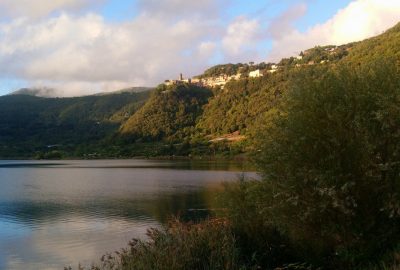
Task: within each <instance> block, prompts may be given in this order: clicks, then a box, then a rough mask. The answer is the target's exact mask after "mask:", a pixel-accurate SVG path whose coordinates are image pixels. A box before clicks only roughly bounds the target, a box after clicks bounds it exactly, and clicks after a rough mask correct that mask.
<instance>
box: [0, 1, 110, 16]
mask: <svg viewBox="0 0 400 270" xmlns="http://www.w3.org/2000/svg"><path fill="white" fill-rule="evenodd" d="M101 2H104V0H51V1H40V3H38V1H37V0H1V1H0V14H1V15H5V16H11V17H14V16H22V17H40V16H45V15H48V14H49V13H51V12H54V11H59V10H64V11H65V10H78V9H81V8H85V7H88V6H90V5H93V4H98V3H101Z"/></svg>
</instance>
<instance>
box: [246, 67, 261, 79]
mask: <svg viewBox="0 0 400 270" xmlns="http://www.w3.org/2000/svg"><path fill="white" fill-rule="evenodd" d="M261 76H262V73H261V72H260V70H259V69H257V70H254V71H251V72H250V73H249V77H250V78H258V77H261Z"/></svg>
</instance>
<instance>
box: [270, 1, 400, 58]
mask: <svg viewBox="0 0 400 270" xmlns="http://www.w3.org/2000/svg"><path fill="white" fill-rule="evenodd" d="M300 13H301V10H299V14H300ZM297 18H298V16H297V15H296V14H293V13H292V19H293V20H296V19H297ZM399 20H400V1H399V0H355V1H353V2H351V3H350V4H349V5H348V6H347V7H345V8H344V9H342V10H339V11H338V12H337V13H336V15H335V16H334V17H333V18H331V19H330V20H328V21H327V22H325V23H323V24H319V25H316V26H314V27H312V28H310V29H308V30H307V31H306V32H305V33H302V32H299V31H298V30H296V29H295V28H294V27H291V28H290V27H289V28H288V27H287V25H288V21H287V20H284V21H283V22H282V23H283V25H284V26H285V27H282V29H284V31H282V32H281V35H280V36H275V39H274V40H273V48H272V50H271V52H270V54H269V55H268V59H269V60H272V61H278V60H279V59H281V58H282V57H288V56H292V55H293V54H294V53H295V52H296V53H298V52H300V51H301V50H304V49H308V48H311V47H314V46H316V45H328V44H333V45H340V44H345V43H348V42H353V41H359V40H363V39H365V38H368V37H372V36H374V35H377V34H380V33H382V32H383V31H384V30H386V29H388V28H389V27H391V26H393V25H394V24H396V23H397V22H398V21H399ZM275 27H280V24H279V20H277V21H276V22H275Z"/></svg>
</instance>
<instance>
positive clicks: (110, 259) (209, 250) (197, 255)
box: [92, 219, 240, 270]
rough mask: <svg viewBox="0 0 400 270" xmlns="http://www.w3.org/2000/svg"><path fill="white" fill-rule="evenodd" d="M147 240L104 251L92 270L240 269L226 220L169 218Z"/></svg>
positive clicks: (233, 240) (151, 232) (149, 233)
mask: <svg viewBox="0 0 400 270" xmlns="http://www.w3.org/2000/svg"><path fill="white" fill-rule="evenodd" d="M147 236H148V241H141V240H133V241H131V242H130V244H129V247H128V248H125V249H123V250H121V251H120V252H115V253H114V254H107V255H104V256H103V257H102V258H101V263H100V264H99V265H97V266H93V267H92V270H127V269H129V270H131V269H135V270H172V269H174V270H180V269H182V270H186V269H199V270H202V269H204V270H206V269H226V270H228V269H229V270H235V269H240V267H239V263H238V250H237V248H236V247H235V237H234V235H233V233H232V231H231V229H230V225H229V222H228V221H227V220H225V219H212V220H206V221H204V222H202V223H199V224H193V223H181V222H179V221H176V220H174V221H171V222H170V223H169V224H168V225H167V226H166V228H165V229H164V230H160V229H150V230H148V232H147Z"/></svg>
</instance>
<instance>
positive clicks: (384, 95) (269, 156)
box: [254, 60, 400, 269]
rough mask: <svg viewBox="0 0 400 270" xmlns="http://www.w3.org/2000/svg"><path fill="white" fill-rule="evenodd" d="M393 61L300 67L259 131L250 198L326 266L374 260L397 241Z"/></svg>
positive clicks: (399, 177)
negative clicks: (254, 190)
mask: <svg viewBox="0 0 400 270" xmlns="http://www.w3.org/2000/svg"><path fill="white" fill-rule="evenodd" d="M399 74H400V72H399V70H398V66H397V65H396V63H395V62H394V61H391V60H386V61H381V62H375V63H370V65H369V66H361V67H357V68H354V67H353V68H349V67H340V68H336V69H332V68H331V69H326V68H323V67H317V68H312V69H306V70H304V71H302V72H301V73H300V74H299V75H298V76H297V77H298V78H294V80H293V83H292V84H291V87H290V90H289V91H288V93H287V96H286V97H285V98H284V101H283V103H282V105H281V106H280V108H279V110H276V111H274V112H271V113H270V114H269V115H268V116H267V121H266V124H267V128H266V129H265V131H264V133H263V134H262V135H261V136H259V139H258V145H259V150H260V151H259V152H258V156H257V159H258V164H259V168H260V170H261V171H262V172H263V178H264V181H263V186H264V187H263V191H264V192H263V193H261V194H260V193H259V196H256V199H255V202H254V204H261V205H259V206H258V208H259V209H260V211H259V212H260V214H262V215H264V216H266V217H267V218H268V220H269V221H270V222H271V223H273V224H275V225H276V226H277V228H279V231H280V232H281V233H282V234H284V235H287V236H288V237H289V238H290V239H291V241H292V242H293V243H295V245H296V250H297V252H298V253H299V254H298V255H299V256H300V257H303V258H304V259H305V260H307V261H311V262H315V263H318V264H320V265H324V266H325V267H331V268H335V269H337V268H340V269H346V268H353V267H355V266H357V265H359V264H360V263H363V262H366V261H370V260H373V259H378V258H379V256H380V255H381V254H382V253H383V252H386V251H387V250H389V249H390V248H392V247H393V246H394V245H395V244H396V243H398V242H399V240H400V239H399V238H400V106H399V104H400V77H399Z"/></svg>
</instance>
